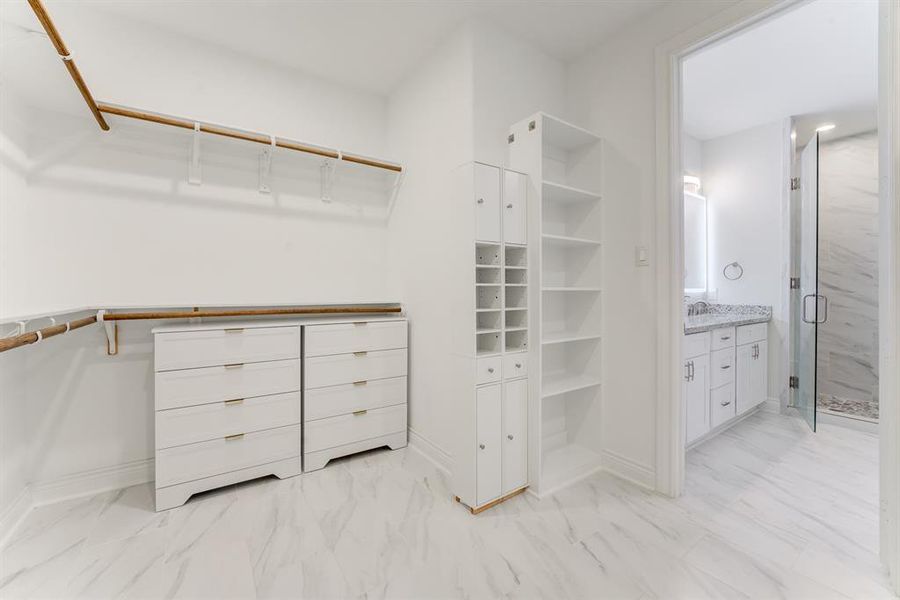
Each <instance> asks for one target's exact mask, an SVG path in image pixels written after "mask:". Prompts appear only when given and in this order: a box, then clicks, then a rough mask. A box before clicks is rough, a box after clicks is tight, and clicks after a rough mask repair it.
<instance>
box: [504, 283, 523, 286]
mask: <svg viewBox="0 0 900 600" xmlns="http://www.w3.org/2000/svg"><path fill="white" fill-rule="evenodd" d="M503 285H505V286H506V287H528V284H527V283H505V284H503Z"/></svg>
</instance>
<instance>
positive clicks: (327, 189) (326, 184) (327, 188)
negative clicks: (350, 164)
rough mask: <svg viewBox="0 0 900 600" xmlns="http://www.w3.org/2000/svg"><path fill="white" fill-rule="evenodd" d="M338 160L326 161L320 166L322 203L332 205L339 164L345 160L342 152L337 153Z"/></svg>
mask: <svg viewBox="0 0 900 600" xmlns="http://www.w3.org/2000/svg"><path fill="white" fill-rule="evenodd" d="M337 153H338V155H337V158H336V159H334V160H331V159H327V158H326V159H325V160H323V161H322V164H321V165H320V166H319V176H320V178H321V188H320V197H321V199H322V202H325V203H328V204H331V201H332V197H331V190H332V189H333V188H334V180H335V176H336V174H337V167H338V163H340V162H341V161H342V160H344V155H343V154H342V153H341V151H340V150H338V151H337Z"/></svg>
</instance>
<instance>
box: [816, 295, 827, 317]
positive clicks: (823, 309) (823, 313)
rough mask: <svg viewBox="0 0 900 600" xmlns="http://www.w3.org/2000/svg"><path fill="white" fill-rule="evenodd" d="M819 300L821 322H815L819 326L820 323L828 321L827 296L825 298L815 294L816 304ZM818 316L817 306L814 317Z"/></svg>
mask: <svg viewBox="0 0 900 600" xmlns="http://www.w3.org/2000/svg"><path fill="white" fill-rule="evenodd" d="M819 300H821V301H822V320H821V321H818V320H817V321H816V322H817V323H819V324H820V325H821V324H822V323H824V322H825V321H827V320H828V296H825V295H823V294H816V302H817V303H818V302H819ZM818 315H819V311H818V304H817V305H816V317H818Z"/></svg>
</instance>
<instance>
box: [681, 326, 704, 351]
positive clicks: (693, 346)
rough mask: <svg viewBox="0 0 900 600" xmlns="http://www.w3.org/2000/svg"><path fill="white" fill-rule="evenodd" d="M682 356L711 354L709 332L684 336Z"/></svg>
mask: <svg viewBox="0 0 900 600" xmlns="http://www.w3.org/2000/svg"><path fill="white" fill-rule="evenodd" d="M681 349H682V356H683V357H684V358H694V357H695V356H702V355H704V354H709V332H708V331H704V332H703V333H692V334H690V335H686V336H684V339H683V340H682V345H681Z"/></svg>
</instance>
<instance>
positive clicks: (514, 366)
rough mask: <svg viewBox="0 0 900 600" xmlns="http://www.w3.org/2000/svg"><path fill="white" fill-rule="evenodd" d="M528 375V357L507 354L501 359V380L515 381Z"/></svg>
mask: <svg viewBox="0 0 900 600" xmlns="http://www.w3.org/2000/svg"><path fill="white" fill-rule="evenodd" d="M526 375H528V355H527V354H525V353H521V354H508V355H506V356H504V357H503V378H504V379H515V378H516V377H525V376H526Z"/></svg>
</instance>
